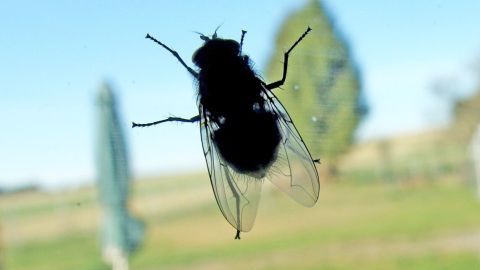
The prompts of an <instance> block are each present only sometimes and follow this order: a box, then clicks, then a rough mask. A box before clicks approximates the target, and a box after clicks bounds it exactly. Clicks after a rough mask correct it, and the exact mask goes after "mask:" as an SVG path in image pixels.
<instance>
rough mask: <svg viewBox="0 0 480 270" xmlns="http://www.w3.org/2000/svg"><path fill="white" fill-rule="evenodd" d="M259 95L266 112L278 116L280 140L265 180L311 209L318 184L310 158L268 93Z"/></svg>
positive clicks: (317, 191) (268, 91)
mask: <svg viewBox="0 0 480 270" xmlns="http://www.w3.org/2000/svg"><path fill="white" fill-rule="evenodd" d="M263 95H264V98H265V102H266V105H265V107H266V109H267V110H269V111H272V112H274V113H275V114H276V115H277V116H278V120H277V121H278V125H279V128H280V132H281V134H282V141H281V143H280V146H279V150H278V157H277V160H276V161H275V163H274V164H273V165H272V167H271V168H270V170H269V172H268V174H267V178H268V179H269V180H270V181H271V182H272V183H273V184H275V185H276V186H277V187H278V188H280V189H281V190H282V191H283V192H285V193H286V194H288V195H289V196H290V197H291V198H292V199H294V200H295V201H297V202H298V203H300V204H302V205H304V206H308V207H311V206H313V205H314V204H315V203H316V202H317V200H318V194H319V192H320V182H319V178H318V172H317V169H316V167H315V164H314V162H313V160H312V157H311V155H310V153H309V151H308V149H307V147H306V146H305V143H304V142H303V139H302V137H301V136H300V134H299V133H298V131H297V129H296V127H295V125H294V124H293V122H292V119H291V118H290V116H289V115H288V112H287V111H286V110H285V108H284V107H283V105H282V103H280V101H279V100H278V99H277V97H276V96H275V95H274V94H273V93H272V92H271V91H270V90H267V89H265V90H264V91H263Z"/></svg>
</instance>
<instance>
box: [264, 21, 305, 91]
mask: <svg viewBox="0 0 480 270" xmlns="http://www.w3.org/2000/svg"><path fill="white" fill-rule="evenodd" d="M311 30H312V28H310V26H309V27H308V28H307V31H305V32H304V33H303V34H302V36H300V38H299V39H297V41H295V43H293V45H292V47H290V49H288V51H287V52H286V53H285V54H284V55H283V75H282V79H281V80H279V81H276V82H273V83H270V84H267V85H266V86H265V87H266V88H267V89H269V90H272V89H275V88H278V87H280V86H282V85H283V84H284V83H285V79H286V78H287V68H288V55H289V54H290V52H291V51H292V50H293V48H295V46H297V45H298V43H300V41H302V39H303V38H304V37H305V36H306V35H307V34H308V32H310V31H311Z"/></svg>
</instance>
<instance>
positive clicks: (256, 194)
mask: <svg viewBox="0 0 480 270" xmlns="http://www.w3.org/2000/svg"><path fill="white" fill-rule="evenodd" d="M200 115H201V122H200V134H201V138H202V147H203V154H204V155H205V160H206V162H207V167H208V173H209V176H210V182H211V183H212V189H213V193H214V194H215V199H216V200H217V204H218V207H219V208H220V211H222V214H223V216H224V217H225V218H226V219H227V221H228V222H229V223H230V224H231V225H232V226H233V227H235V228H236V229H237V230H239V231H242V232H248V231H249V230H250V229H251V228H252V226H253V223H254V221H255V217H256V215H257V209H258V203H259V200H260V192H261V189H262V182H263V179H257V178H254V177H250V176H248V175H245V174H239V173H237V172H235V171H234V170H233V168H231V167H230V166H229V165H228V164H226V163H225V161H224V160H223V159H222V157H221V156H220V153H219V152H218V149H217V147H216V145H215V144H214V142H213V139H212V137H213V134H214V132H215V130H216V129H217V127H216V126H215V123H213V122H209V121H208V119H206V116H205V114H204V112H203V109H202V108H200Z"/></svg>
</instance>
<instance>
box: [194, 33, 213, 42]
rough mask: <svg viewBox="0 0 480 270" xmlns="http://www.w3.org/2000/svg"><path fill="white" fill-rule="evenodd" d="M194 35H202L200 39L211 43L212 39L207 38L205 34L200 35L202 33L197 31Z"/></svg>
mask: <svg viewBox="0 0 480 270" xmlns="http://www.w3.org/2000/svg"><path fill="white" fill-rule="evenodd" d="M193 32H194V33H196V34H199V35H200V39H201V40H203V41H209V40H210V38H209V37H207V36H205V35H204V34H202V33H200V32H197V31H193Z"/></svg>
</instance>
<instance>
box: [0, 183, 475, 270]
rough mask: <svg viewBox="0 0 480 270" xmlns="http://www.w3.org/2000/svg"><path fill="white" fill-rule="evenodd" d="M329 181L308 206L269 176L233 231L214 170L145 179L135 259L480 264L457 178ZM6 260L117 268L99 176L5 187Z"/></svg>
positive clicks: (471, 200) (238, 265)
mask: <svg viewBox="0 0 480 270" xmlns="http://www.w3.org/2000/svg"><path fill="white" fill-rule="evenodd" d="M346 182H347V181H338V182H336V183H324V184H323V185H322V190H321V198H320V201H319V203H318V204H317V205H316V206H315V207H313V208H304V207H302V206H299V205H297V204H296V203H294V202H293V201H291V200H290V199H289V198H288V197H286V196H285V195H283V194H282V193H280V192H278V191H277V190H276V189H275V188H273V187H272V186H271V185H270V183H265V184H266V185H265V186H266V188H265V189H264V191H263V196H262V201H261V205H260V208H259V212H258V216H257V220H256V224H255V226H254V228H253V230H252V231H251V232H249V233H245V234H243V235H242V240H241V241H234V240H233V237H234V234H235V231H234V229H233V228H231V227H230V225H228V223H227V222H226V221H225V220H224V219H223V216H222V215H221V213H220V212H219V210H218V209H217V206H216V204H215V200H214V198H213V194H212V192H211V190H210V183H209V180H208V178H207V176H206V175H205V174H190V175H183V176H165V177H161V178H152V179H146V180H143V181H137V182H135V185H134V195H133V200H132V205H131V209H132V211H133V212H134V213H135V215H136V216H137V217H140V218H141V219H142V220H144V221H145V222H146V225H147V226H146V234H145V241H144V243H143V246H142V247H141V249H139V250H138V251H137V252H136V253H135V254H133V255H132V256H131V266H132V269H469V270H470V269H480V202H479V201H477V200H476V199H475V195H474V192H473V191H472V189H471V188H469V187H468V186H466V185H463V184H459V183H458V181H456V179H449V178H446V179H443V180H441V181H436V182H435V183H427V184H418V185H409V186H408V187H405V186H399V185H394V184H387V183H381V182H373V183H368V184H352V183H346ZM0 213H1V219H2V223H1V224H2V227H1V229H2V233H3V241H4V244H3V255H2V256H3V259H4V264H5V269H6V270H9V269H15V270H26V269H36V270H43V269H45V270H55V269H99V270H100V269H109V268H108V267H107V266H106V265H105V264H104V263H103V262H102V260H101V256H100V249H99V244H98V243H99V242H98V229H97V228H98V225H99V223H100V210H99V208H98V203H97V200H96V193H95V190H94V189H93V188H84V189H82V190H74V191H66V192H62V193H50V194H47V193H34V192H32V193H23V194H16V195H12V196H3V197H0Z"/></svg>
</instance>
